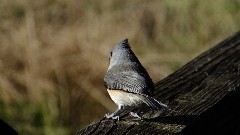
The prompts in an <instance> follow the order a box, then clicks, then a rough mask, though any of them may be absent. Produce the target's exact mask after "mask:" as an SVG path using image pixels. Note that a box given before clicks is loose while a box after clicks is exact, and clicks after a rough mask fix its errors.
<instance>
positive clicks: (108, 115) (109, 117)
mask: <svg viewBox="0 0 240 135" xmlns="http://www.w3.org/2000/svg"><path fill="white" fill-rule="evenodd" d="M105 117H106V118H108V119H113V120H118V121H119V119H120V117H119V116H115V113H111V114H109V113H108V114H105Z"/></svg>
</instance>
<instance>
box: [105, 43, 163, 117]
mask: <svg viewBox="0 0 240 135" xmlns="http://www.w3.org/2000/svg"><path fill="white" fill-rule="evenodd" d="M109 61H110V64H109V67H108V70H107V73H106V74H105V77H104V85H105V87H106V88H107V91H108V93H109V95H110V97H111V99H112V100H113V101H114V102H115V103H116V104H117V105H118V109H117V110H116V111H114V112H113V113H111V114H106V115H105V116H106V117H107V118H112V119H119V116H117V115H116V114H117V112H118V111H119V110H121V109H122V108H123V107H124V106H138V105H140V104H142V103H145V104H147V105H148V106H149V107H150V108H151V109H153V110H159V109H166V108H167V105H165V104H163V103H161V102H159V101H157V100H156V99H154V98H153V97H152V94H153V90H154V84H153V82H152V79H151V78H150V76H149V75H148V73H147V71H146V69H145V68H144V67H143V66H142V64H141V63H140V62H139V60H138V58H137V57H136V56H135V54H134V53H133V51H132V50H131V48H130V46H129V44H128V39H125V40H123V41H122V42H120V43H119V44H118V45H116V46H115V47H114V48H113V49H112V52H111V53H110V60H109ZM131 114H133V113H131ZM133 116H136V117H139V116H138V115H133ZM139 118H140V117H139Z"/></svg>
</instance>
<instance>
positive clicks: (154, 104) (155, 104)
mask: <svg viewBox="0 0 240 135" xmlns="http://www.w3.org/2000/svg"><path fill="white" fill-rule="evenodd" d="M143 102H144V103H145V104H147V105H148V106H149V107H150V108H151V109H152V110H160V109H164V110H167V109H169V108H168V106H167V105H165V104H163V103H161V102H159V101H157V100H156V99H154V98H153V97H150V96H148V95H143Z"/></svg>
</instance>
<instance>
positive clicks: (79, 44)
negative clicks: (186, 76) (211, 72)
mask: <svg viewBox="0 0 240 135" xmlns="http://www.w3.org/2000/svg"><path fill="white" fill-rule="evenodd" d="M239 24H240V1H239V0H231V1H229V0H218V1H208V0H201V1H197V0H181V1H180V0H152V1H147V0H138V1H130V0H105V1H98V0H41V1H33V0H0V119H2V120H4V121H6V122H7V123H8V124H9V125H11V126H12V127H13V128H14V129H16V131H17V132H18V133H19V134H20V135H21V134H23V135H33V134H34V135H55V134H58V135H66V134H75V133H76V132H77V131H78V130H79V129H81V128H83V127H85V126H86V125H88V124H90V123H92V122H93V121H95V120H98V119H100V118H102V117H103V116H104V114H106V113H109V112H112V111H113V110H115V109H116V108H117V106H116V105H115V104H114V103H113V101H111V99H110V97H109V96H108V94H107V92H106V89H105V88H104V86H103V77H104V74H105V72H106V70H107V67H108V57H109V52H110V51H111V49H112V48H113V47H114V46H115V45H116V44H117V43H119V42H120V41H121V40H123V39H125V38H128V39H129V42H130V45H131V47H132V49H133V51H134V52H135V54H136V55H137V57H138V58H139V60H140V61H141V63H142V64H143V66H144V67H145V68H146V69H147V71H148V72H149V74H150V76H151V77H152V79H153V81H154V82H158V81H160V80H161V79H163V78H164V77H166V76H167V75H169V74H171V73H172V72H174V71H175V70H177V69H179V68H180V67H181V66H182V65H184V64H186V63H187V62H188V61H190V60H191V59H193V58H194V57H196V56H197V55H199V54H200V53H201V52H203V51H205V50H207V49H209V48H211V47H212V46H214V45H215V44H217V43H219V42H220V41H222V40H223V39H225V38H226V37H228V36H230V35H232V34H234V33H235V32H237V31H238V30H239V28H240V25H239Z"/></svg>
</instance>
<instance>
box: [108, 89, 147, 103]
mask: <svg viewBox="0 0 240 135" xmlns="http://www.w3.org/2000/svg"><path fill="white" fill-rule="evenodd" d="M107 91H108V94H109V95H110V97H111V99H112V100H113V101H114V102H115V103H116V104H117V105H118V106H136V105H138V104H141V103H143V101H142V98H143V96H142V95H139V94H134V93H129V92H125V91H122V90H107Z"/></svg>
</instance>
